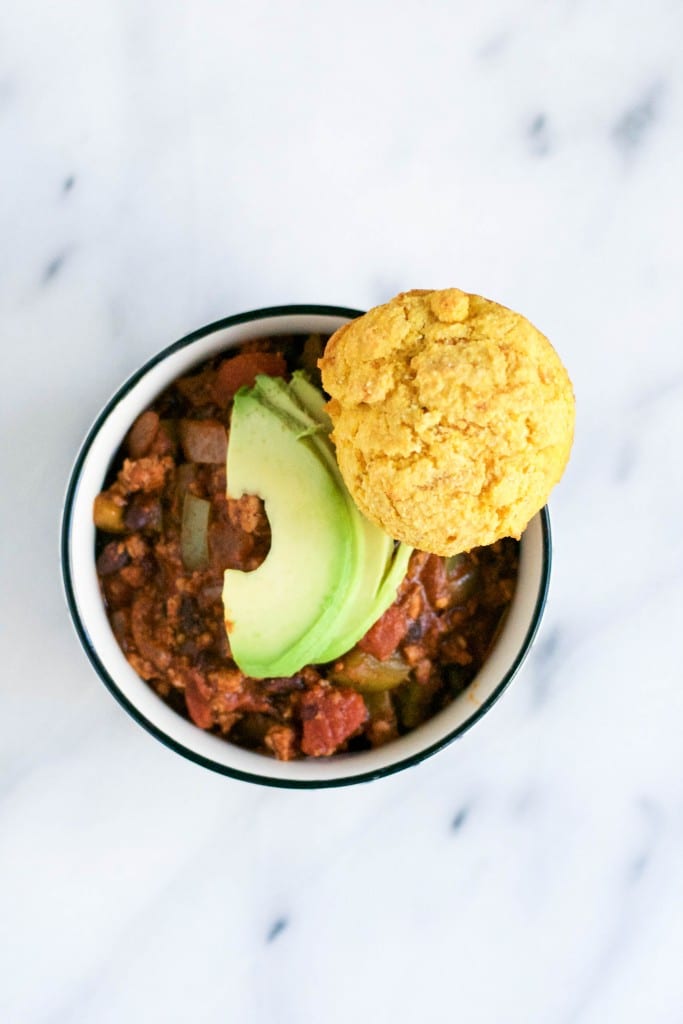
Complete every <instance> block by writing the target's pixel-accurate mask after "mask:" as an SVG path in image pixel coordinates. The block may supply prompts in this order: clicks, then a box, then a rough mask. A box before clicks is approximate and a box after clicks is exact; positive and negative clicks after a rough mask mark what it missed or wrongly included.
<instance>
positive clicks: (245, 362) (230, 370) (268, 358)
mask: <svg viewBox="0 0 683 1024" xmlns="http://www.w3.org/2000/svg"><path fill="white" fill-rule="evenodd" d="M259 373H265V374H267V376H269V377H284V376H285V375H286V373H287V364H286V362H285V357H284V356H283V355H282V353H281V352H242V353H240V355H237V356H233V357H232V358H231V359H226V360H225V362H223V363H221V365H220V366H219V367H218V372H217V374H216V380H215V381H214V385H213V400H214V402H215V403H216V405H220V406H221V407H222V408H225V407H226V406H227V405H228V404H229V403H230V402H231V401H232V400H233V398H234V397H235V395H236V394H237V392H238V391H239V389H240V388H243V387H247V388H250V387H251V386H252V385H253V383H254V380H255V379H256V377H257V376H258V374H259Z"/></svg>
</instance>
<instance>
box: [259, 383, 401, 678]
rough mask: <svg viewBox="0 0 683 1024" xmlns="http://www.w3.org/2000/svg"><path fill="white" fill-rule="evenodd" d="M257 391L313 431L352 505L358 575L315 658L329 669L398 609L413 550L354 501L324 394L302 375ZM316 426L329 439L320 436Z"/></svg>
mask: <svg viewBox="0 0 683 1024" xmlns="http://www.w3.org/2000/svg"><path fill="white" fill-rule="evenodd" d="M256 387H257V389H258V390H259V393H260V394H261V396H262V398H263V399H264V400H265V401H266V402H268V403H269V404H271V405H272V406H273V407H274V408H277V409H278V411H280V412H281V413H282V414H283V415H287V416H291V417H292V418H294V419H298V420H299V421H300V423H301V426H302V427H303V426H306V427H308V428H309V429H310V430H311V440H312V441H313V442H314V444H315V445H316V448H317V450H318V452H319V453H320V454H321V457H323V458H324V459H325V460H326V461H327V462H328V464H330V466H331V470H332V472H333V473H334V474H335V475H336V477H337V479H338V482H339V486H340V488H341V489H342V490H343V492H344V494H345V496H346V499H347V502H348V505H349V515H350V517H351V522H352V524H353V529H354V534H355V536H354V547H355V552H354V559H353V562H354V572H353V576H352V580H351V584H350V587H349V592H348V594H347V596H346V599H345V601H344V603H343V606H342V607H341V608H340V610H339V614H338V616H337V618H336V619H335V621H334V623H333V625H332V627H331V629H330V633H329V636H328V637H327V640H326V642H325V644H324V645H323V647H322V648H321V649H320V651H319V652H318V653H317V655H316V662H318V663H320V664H324V663H325V662H328V661H332V660H333V659H335V658H338V657H339V656H340V655H342V654H345V653H346V651H349V650H350V649H351V648H352V647H353V646H354V644H356V643H357V642H358V641H359V640H360V638H361V637H362V636H364V635H365V633H367V631H368V630H369V629H370V627H371V626H372V625H374V623H375V622H377V620H378V619H379V618H380V616H381V615H383V614H384V612H385V611H386V610H387V608H388V607H389V605H390V604H392V603H393V601H394V600H395V599H396V591H397V590H398V588H399V586H400V585H401V582H402V580H403V578H404V576H405V574H406V572H407V569H408V561H409V559H410V556H411V554H412V552H413V548H411V547H409V546H408V545H406V544H398V545H396V546H395V545H394V541H393V540H392V539H391V537H389V535H388V534H386V533H385V532H384V531H383V530H382V529H381V528H380V527H379V526H376V525H375V524H374V523H371V522H370V520H369V519H366V517H365V516H364V515H363V514H362V513H361V511H360V510H359V508H358V506H357V505H356V504H355V502H354V501H353V498H352V497H351V495H350V494H349V492H348V490H347V487H346V484H345V483H344V480H343V477H342V475H341V472H340V470H339V466H338V464H337V460H336V457H335V455H334V451H333V449H332V445H331V442H330V440H329V439H328V437H327V436H326V435H327V434H328V433H329V432H330V431H331V430H332V421H331V420H330V418H329V416H328V414H327V412H326V411H325V396H324V394H323V393H322V391H320V389H319V388H316V387H315V385H313V384H311V382H310V381H309V380H308V378H307V377H306V376H305V374H303V373H302V372H301V371H300V370H297V371H296V372H295V373H294V374H293V376H292V379H291V381H290V382H289V384H287V383H286V382H285V381H284V380H283V379H282V378H281V377H265V376H262V377H258V378H257V380H256ZM316 423H317V424H319V425H320V427H322V428H323V431H324V433H321V432H316V431H315V429H314V427H315V424H316Z"/></svg>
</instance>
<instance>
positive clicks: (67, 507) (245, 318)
mask: <svg viewBox="0 0 683 1024" xmlns="http://www.w3.org/2000/svg"><path fill="white" fill-rule="evenodd" d="M297 314H298V315H307V316H313V315H318V316H334V317H346V318H349V319H355V318H356V317H358V316H362V314H363V311H362V310H358V309H349V308H347V307H345V306H320V305H309V304H303V305H288V306H267V307H265V308H263V309H253V310H250V311H248V312H246V313H237V314H236V315H235V316H229V317H225V318H224V319H222V320H216V321H215V322H214V323H211V324H207V325H206V326H205V327H200V328H199V329H198V330H196V331H193V332H192V333H191V334H187V335H185V337H183V338H180V339H179V340H178V341H176V342H173V344H171V345H168V346H167V347H166V348H164V349H162V350H161V351H160V352H158V353H157V354H156V355H155V356H152V358H151V359H149V360H148V361H147V362H146V363H145V364H144V365H143V366H141V367H140V369H139V370H136V372H135V373H134V374H132V376H131V377H129V378H128V379H127V380H126V381H125V382H124V383H123V384H122V385H121V387H120V388H118V390H117V391H116V393H115V394H114V395H113V396H112V398H111V399H110V400H109V401H108V402H107V404H106V405H105V406H104V408H103V409H102V411H101V412H100V413H99V415H98V416H97V418H96V420H95V422H94V423H93V425H92V427H91V428H90V430H89V431H88V434H87V436H86V438H85V441H84V442H83V444H82V446H81V449H80V451H79V453H78V456H77V457H76V461H75V463H74V467H73V469H72V471H71V476H70V477H69V483H68V486H67V490H66V495H65V499H64V510H63V514H62V526H61V564H62V579H63V583H64V591H65V594H66V601H67V605H68V607H69V612H70V614H71V620H72V622H73V625H74V628H75V630H76V633H77V635H78V638H79V640H80V642H81V645H82V647H83V649H84V651H85V653H86V655H87V657H88V659H89V661H90V663H91V665H92V666H93V668H94V669H95V671H96V673H97V675H98V676H99V677H100V679H101V680H102V682H103V683H104V685H105V686H106V687H107V689H108V690H109V692H110V693H111V694H112V695H113V696H114V697H115V698H116V700H117V701H118V702H119V704H120V705H121V706H122V707H123V708H124V709H125V710H126V711H127V712H128V714H129V715H130V716H131V718H133V719H134V720H135V721H136V722H137V723H138V724H139V725H141V726H142V727H143V728H144V729H146V730H147V732H149V733H151V735H152V736H154V737H156V739H158V740H160V742H161V743H163V744H164V746H166V747H169V748H170V749H171V750H174V751H175V752H176V753H177V754H181V755H182V756H183V757H186V758H187V759H188V760H190V761H194V762H195V764H198V765H201V766H202V767H203V768H208V769H210V770H211V771H214V772H218V773H219V774H221V775H227V776H230V777H231V778H233V779H239V780H240V781H242V782H251V783H255V784H257V785H262V786H274V787H276V788H279V789H328V788H332V787H337V786H353V785H356V784H358V783H361V782H372V781H374V780H375V779H381V778H384V777H385V776H388V775H393V774H394V773H396V772H400V771H403V770H404V769H405V768H410V767H412V766H413V765H416V764H420V762H421V761H424V760H425V759H426V758H428V757H431V756H432V754H436V753H437V752H438V751H439V750H442V749H443V748H444V747H446V746H448V745H449V744H450V743H452V742H453V740H456V739H458V737H460V736H462V735H463V734H464V733H466V732H467V731H468V729H470V728H471V727H472V726H473V725H475V723H476V722H478V721H479V719H480V718H482V717H483V716H484V715H485V714H486V712H487V711H489V710H490V709H491V708H492V707H493V705H494V704H495V703H496V701H497V700H498V699H499V697H501V695H502V694H503V693H504V692H505V690H506V689H507V688H508V686H509V685H510V683H511V682H512V680H513V679H514V677H515V676H516V674H517V672H518V671H519V669H520V667H521V665H522V663H523V661H524V659H525V658H526V656H527V654H528V652H529V648H530V647H531V644H532V642H533V639H534V637H535V635H536V632H537V630H538V627H539V624H540V621H541V618H542V615H543V609H544V607H545V603H546V600H547V597H548V587H549V584H550V568H551V558H552V555H551V550H552V545H551V532H550V516H549V514H548V508H547V506H546V507H545V508H543V509H541V511H540V513H539V515H540V517H541V530H542V537H543V558H542V565H541V580H540V585H539V589H538V595H537V597H536V604H535V606H534V611H533V615H532V617H531V621H530V623H529V628H528V629H527V632H526V636H525V637H524V640H523V641H522V643H521V645H520V648H519V650H518V652H517V655H516V657H515V659H514V661H513V663H512V664H511V666H510V668H509V669H508V671H507V672H506V673H505V675H504V676H503V678H502V679H501V681H500V683H499V684H498V686H497V687H496V688H495V690H494V691H493V693H492V694H491V695H490V697H488V698H487V700H485V701H484V703H483V704H481V705H480V707H479V708H477V710H476V711H475V712H474V714H473V715H471V716H470V717H469V718H468V719H467V721H465V722H463V723H462V724H461V725H459V726H457V728H455V729H452V730H451V732H449V733H447V734H446V735H445V736H443V737H442V738H441V739H439V740H437V741H436V742H435V743H432V744H430V746H428V747H425V748H423V749H422V750H419V751H417V752H416V753H415V754H412V755H411V756H410V757H405V758H402V759H401V760H399V761H395V762H392V763H391V764H388V765H385V766H384V767H382V768H378V769H376V770H375V771H369V772H362V773H360V774H357V775H349V776H340V777H339V778H332V779H311V780H310V781H309V780H307V779H278V778H274V777H272V776H269V775H260V774H258V773H252V772H244V771H240V770H239V769H237V768H230V767H228V766H227V765H224V764H220V763H219V762H218V761H213V760H211V758H207V757H204V756H203V755H202V754H198V753H197V752H196V751H194V750H192V749H190V748H189V747H186V746H184V745H183V744H182V743H179V742H178V741H177V740H174V739H172V738H171V737H170V736H168V735H167V734H166V733H165V732H164V731H163V730H162V729H160V728H159V727H158V726H157V725H155V724H154V723H153V722H150V720H149V719H148V718H145V716H144V715H143V714H142V713H141V712H140V711H139V710H138V708H137V707H136V706H135V704H133V703H132V702H131V701H130V700H129V699H128V698H127V697H126V696H125V694H124V693H122V691H121V690H120V689H119V687H118V685H117V683H116V681H115V680H114V679H113V678H112V676H111V675H110V674H109V672H108V671H107V669H106V668H105V666H104V664H103V663H102V661H101V660H100V658H99V655H98V653H97V650H96V648H95V645H94V644H93V642H92V640H91V639H90V636H89V634H88V631H87V629H86V628H85V624H84V622H83V620H82V619H81V616H80V612H79V610H78V605H77V602H76V595H75V590H74V585H73V579H72V574H71V558H70V554H71V550H70V549H71V545H70V536H71V522H72V516H73V506H74V499H75V496H76V491H77V489H78V484H79V481H80V476H81V470H82V468H83V464H84V462H85V460H86V458H87V456H88V453H89V451H90V448H91V447H92V444H93V441H94V439H95V437H96V436H97V434H98V433H99V430H100V427H101V426H102V424H103V423H104V421H105V420H106V419H107V418H108V416H109V414H110V413H111V412H112V410H113V409H114V408H115V407H116V406H117V405H118V404H119V402H120V401H121V400H122V399H123V398H124V397H125V396H126V395H127V394H128V393H129V392H130V390H131V389H132V388H133V387H135V385H136V384H137V383H138V381H139V380H141V378H142V377H144V376H145V374H146V373H148V372H149V371H150V370H151V369H152V368H153V367H154V366H156V365H157V364H158V363H160V362H162V360H164V359H166V357H167V356H169V355H171V354H172V353H173V352H177V351H179V350H180V349H183V348H186V347H187V346H188V345H191V344H192V343H193V342H194V341H197V340H198V339H199V338H204V337H206V335H208V334H213V333H215V332H216V331H220V330H222V329H223V328H226V327H234V326H235V325H236V324H242V323H248V322H249V321H250V320H261V319H269V318H272V317H277V316H294V315H297ZM264 758H265V755H264Z"/></svg>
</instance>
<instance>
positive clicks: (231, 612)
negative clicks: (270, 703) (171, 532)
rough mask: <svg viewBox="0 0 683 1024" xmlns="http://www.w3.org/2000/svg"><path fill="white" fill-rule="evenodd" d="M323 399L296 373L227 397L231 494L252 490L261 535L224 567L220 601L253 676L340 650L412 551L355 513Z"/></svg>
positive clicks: (237, 651)
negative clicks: (244, 567) (261, 543)
mask: <svg viewBox="0 0 683 1024" xmlns="http://www.w3.org/2000/svg"><path fill="white" fill-rule="evenodd" d="M331 429H332V424H331V422H330V419H329V417H328V415H327V413H326V411H325V398H324V396H323V394H322V392H320V391H319V390H318V389H317V388H316V387H315V386H314V385H313V384H311V383H310V381H308V379H307V378H306V377H305V376H304V375H303V374H302V373H301V372H300V371H297V372H296V373H295V374H294V375H293V378H292V380H291V381H290V382H289V383H287V382H285V381H284V380H282V379H281V378H275V377H265V376H259V377H257V378H256V381H255V384H254V386H253V388H251V389H249V390H246V389H243V390H242V391H240V392H239V393H238V394H237V396H236V397H235V403H234V407H233V413H232V421H231V427H230V439H229V444H228V459H227V479H228V493H229V495H230V496H231V497H239V496H240V495H241V494H245V493H247V494H257V495H258V496H259V497H261V498H262V499H263V501H264V503H265V509H266V514H267V516H268V519H269V522H270V527H271V533H272V541H271V548H270V551H269V553H268V555H267V557H266V559H265V560H264V562H263V564H262V565H261V566H259V568H258V569H256V570H254V571H253V572H250V573H244V572H240V571H238V570H234V569H228V570H227V571H226V573H225V583H224V587H223V604H224V608H225V617H226V623H227V624H228V630H229V638H230V647H231V650H232V655H233V658H234V659H235V661H236V663H237V664H238V665H239V667H240V668H241V669H242V671H244V672H246V673H248V674H249V675H251V676H254V677H256V678H263V677H267V676H280V675H281V676H285V675H293V674H294V673H295V672H298V671H299V670H300V669H301V668H303V666H304V665H306V664H311V663H312V664H320V663H324V662H327V661H331V660H333V659H334V658H338V657H339V656H340V655H341V654H344V653H345V652H346V651H348V650H349V649H350V648H351V647H353V646H354V644H355V643H357V641H358V640H359V639H360V638H361V637H362V636H363V635H364V634H365V633H366V632H367V630H368V629H369V628H370V626H372V625H373V623H374V622H376V621H377V619H378V618H379V617H380V616H381V615H382V613H383V612H384V611H386V609H387V608H388V607H389V605H390V604H391V603H392V602H393V601H394V599H395V597H396V590H397V588H398V586H399V585H400V583H401V580H402V579H403V577H404V576H405V573H406V569H407V565H408V559H409V558H410V554H411V552H412V548H409V547H407V546H406V545H404V544H399V545H397V546H396V545H394V542H393V540H392V539H391V538H390V537H388V536H387V534H385V533H384V532H383V531H382V530H381V529H380V528H379V527H377V526H375V525H374V524H373V523H371V522H370V521H369V520H367V519H366V518H365V517H364V516H363V515H362V514H361V513H360V511H359V510H358V508H357V507H356V505H355V504H354V502H353V499H352V498H351V496H350V494H349V492H348V490H347V488H346V485H345V484H344V481H343V479H342V476H341V473H340V472H339V467H338V465H337V460H336V457H335V454H334V448H333V446H332V442H331V441H330V439H329V433H330V431H331Z"/></svg>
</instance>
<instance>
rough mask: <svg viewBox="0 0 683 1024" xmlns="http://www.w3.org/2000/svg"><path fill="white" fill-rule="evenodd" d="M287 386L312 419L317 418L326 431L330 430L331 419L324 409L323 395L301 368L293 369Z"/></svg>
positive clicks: (329, 431)
mask: <svg viewBox="0 0 683 1024" xmlns="http://www.w3.org/2000/svg"><path fill="white" fill-rule="evenodd" d="M289 387H290V390H291V392H292V393H293V394H294V397H295V398H297V399H298V400H299V402H300V403H301V405H302V406H303V407H304V409H305V410H306V412H308V413H310V415H311V416H312V417H313V419H314V420H317V421H318V423H320V425H321V426H322V427H324V428H325V430H326V432H327V433H328V434H330V433H331V432H332V420H331V419H330V416H329V413H328V412H327V410H326V409H325V406H326V404H327V403H326V401H325V395H324V394H323V393H322V391H321V390H320V388H317V387H316V386H315V384H311V382H310V380H309V379H308V377H307V376H306V374H305V373H304V372H303V371H302V370H295V371H294V373H293V374H292V379H291V381H290V382H289Z"/></svg>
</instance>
